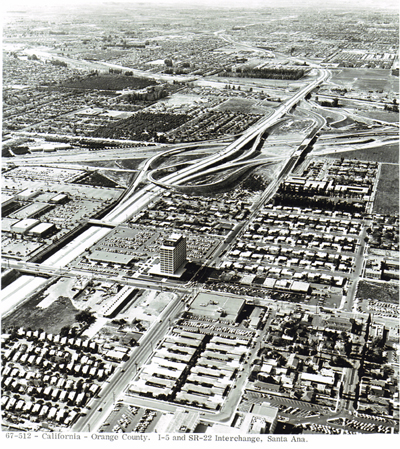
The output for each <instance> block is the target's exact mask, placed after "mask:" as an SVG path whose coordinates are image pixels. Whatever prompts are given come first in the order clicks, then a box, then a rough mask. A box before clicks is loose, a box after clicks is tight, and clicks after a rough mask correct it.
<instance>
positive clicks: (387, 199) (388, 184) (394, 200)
mask: <svg viewBox="0 0 400 449" xmlns="http://www.w3.org/2000/svg"><path fill="white" fill-rule="evenodd" d="M374 212H375V213H378V214H398V213H399V166H398V165H387V164H385V165H382V171H381V176H380V179H379V183H378V192H377V195H376V197H375V203H374Z"/></svg>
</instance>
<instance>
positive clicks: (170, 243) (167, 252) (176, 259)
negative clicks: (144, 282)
mask: <svg viewBox="0 0 400 449" xmlns="http://www.w3.org/2000/svg"><path fill="white" fill-rule="evenodd" d="M185 263H186V238H185V237H184V236H183V235H181V234H172V235H170V236H169V237H167V238H166V239H165V240H164V242H163V244H162V246H161V248H160V273H162V274H172V275H174V274H176V273H177V271H178V270H179V269H180V268H182V267H183V266H184V265H185Z"/></svg>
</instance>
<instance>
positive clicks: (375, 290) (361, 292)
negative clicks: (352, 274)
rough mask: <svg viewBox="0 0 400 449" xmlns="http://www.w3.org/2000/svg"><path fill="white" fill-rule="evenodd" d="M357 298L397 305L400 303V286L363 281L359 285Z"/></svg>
mask: <svg viewBox="0 0 400 449" xmlns="http://www.w3.org/2000/svg"><path fill="white" fill-rule="evenodd" d="M356 297H357V298H359V299H378V300H379V301H382V302H387V303H392V304H397V303H398V301H399V286H398V285H394V284H386V285H385V284H382V283H379V284H378V283H377V282H371V281H361V282H360V283H359V284H358V289H357V293H356Z"/></svg>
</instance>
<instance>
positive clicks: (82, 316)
mask: <svg viewBox="0 0 400 449" xmlns="http://www.w3.org/2000/svg"><path fill="white" fill-rule="evenodd" d="M75 319H76V321H78V323H86V324H92V323H94V322H95V321H96V317H95V316H94V315H93V313H92V312H90V311H89V310H82V311H81V312H79V313H77V314H76V315H75Z"/></svg>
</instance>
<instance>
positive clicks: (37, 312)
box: [1, 295, 79, 334]
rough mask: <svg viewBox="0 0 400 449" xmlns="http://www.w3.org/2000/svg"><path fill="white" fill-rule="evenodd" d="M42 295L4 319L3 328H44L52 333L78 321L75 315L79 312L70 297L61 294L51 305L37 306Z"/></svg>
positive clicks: (58, 331) (56, 332)
mask: <svg viewBox="0 0 400 449" xmlns="http://www.w3.org/2000/svg"><path fill="white" fill-rule="evenodd" d="M42 299H43V298H42V296H41V295H40V296H39V297H37V296H35V297H33V298H32V299H30V300H29V301H27V302H25V303H24V304H22V305H21V306H20V307H18V308H17V310H15V311H14V312H13V313H11V314H10V315H9V316H7V317H3V319H2V323H1V325H2V328H3V329H7V328H9V327H11V326H16V327H21V326H23V327H25V328H32V329H33V330H35V329H43V330H44V331H45V332H47V333H50V334H58V333H60V331H61V329H62V328H63V327H64V326H71V325H72V324H74V323H76V320H75V315H76V314H77V313H78V312H79V310H78V309H76V308H75V307H74V306H73V305H72V302H71V301H70V299H69V298H66V297H64V296H59V297H58V299H57V300H56V301H54V302H53V303H52V304H51V305H50V306H49V307H47V308H45V309H43V308H41V307H37V305H38V304H39V303H40V302H41V300H42Z"/></svg>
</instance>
